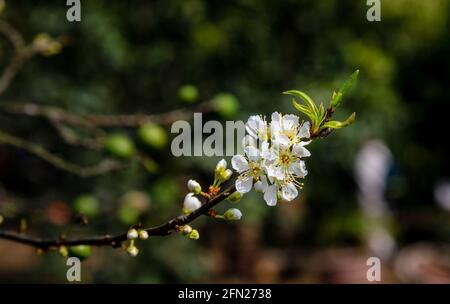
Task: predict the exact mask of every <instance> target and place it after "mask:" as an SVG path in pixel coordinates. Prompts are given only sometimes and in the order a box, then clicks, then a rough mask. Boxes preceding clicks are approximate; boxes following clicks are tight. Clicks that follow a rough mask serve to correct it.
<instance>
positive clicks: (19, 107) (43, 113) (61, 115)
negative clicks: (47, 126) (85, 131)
mask: <svg viewBox="0 0 450 304" xmlns="http://www.w3.org/2000/svg"><path fill="white" fill-rule="evenodd" d="M213 110H214V107H213V105H212V103H211V102H210V101H207V102H203V103H200V104H198V105H197V106H196V107H195V108H194V109H176V110H173V111H169V112H166V113H160V114H150V115H147V114H119V115H101V114H100V115H98V114H77V113H72V112H69V111H66V110H63V109H60V108H57V107H52V106H45V105H39V104H35V103H18V102H8V103H2V104H0V111H3V112H6V113H10V114H19V115H27V116H33V117H43V118H46V119H49V120H51V121H53V122H59V123H65V124H68V125H72V126H83V127H89V126H91V127H92V126H96V127H139V126H140V125H142V124H145V123H149V122H151V123H156V124H160V125H170V124H171V123H173V122H174V121H177V120H187V119H189V118H190V116H192V113H193V112H202V113H207V112H211V111H213Z"/></svg>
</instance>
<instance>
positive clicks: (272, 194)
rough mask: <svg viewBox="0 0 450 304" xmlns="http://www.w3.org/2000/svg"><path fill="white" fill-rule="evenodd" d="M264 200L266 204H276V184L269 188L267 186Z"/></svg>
mask: <svg viewBox="0 0 450 304" xmlns="http://www.w3.org/2000/svg"><path fill="white" fill-rule="evenodd" d="M264 200H265V201H266V203H267V205H269V206H275V205H276V204H277V186H276V185H271V186H269V188H267V190H266V192H265V193H264Z"/></svg>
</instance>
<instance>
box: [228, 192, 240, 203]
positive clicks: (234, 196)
mask: <svg viewBox="0 0 450 304" xmlns="http://www.w3.org/2000/svg"><path fill="white" fill-rule="evenodd" d="M241 198H242V193H240V192H239V191H236V192H234V193H233V194H231V195H230V196H229V197H228V200H229V201H230V202H233V203H239V202H240V201H241Z"/></svg>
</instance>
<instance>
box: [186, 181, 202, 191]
mask: <svg viewBox="0 0 450 304" xmlns="http://www.w3.org/2000/svg"><path fill="white" fill-rule="evenodd" d="M187 187H188V189H189V191H191V192H193V193H194V194H199V193H200V192H201V191H202V186H200V184H199V183H198V182H197V181H195V180H193V179H190V180H189V181H188V183H187Z"/></svg>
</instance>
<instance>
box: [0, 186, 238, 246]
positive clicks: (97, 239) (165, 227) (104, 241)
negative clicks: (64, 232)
mask: <svg viewBox="0 0 450 304" xmlns="http://www.w3.org/2000/svg"><path fill="white" fill-rule="evenodd" d="M235 191H236V188H235V186H234V183H233V185H232V186H230V187H229V188H228V189H226V190H225V191H223V192H222V193H220V194H219V195H217V196H216V197H214V198H212V199H210V200H208V201H207V202H206V203H204V204H203V205H202V206H201V207H200V208H199V209H197V210H195V211H194V212H192V213H190V214H189V215H180V216H177V217H174V218H172V219H171V220H169V221H168V222H166V223H164V224H162V225H159V226H154V227H150V228H145V230H146V231H147V232H148V234H149V236H167V235H170V234H171V233H172V232H173V231H175V230H176V228H177V227H179V226H183V225H186V224H189V223H191V222H192V221H194V220H195V219H196V218H198V217H199V216H201V215H207V214H208V211H209V210H211V208H213V207H214V206H216V205H217V204H219V203H220V202H222V201H224V200H226V199H227V198H228V197H229V196H230V195H231V194H233V193H234V192H235ZM0 239H6V240H10V241H14V242H18V243H22V244H25V245H30V246H33V247H36V248H40V249H43V250H49V249H55V248H58V247H60V246H76V245H93V246H112V247H114V248H117V247H120V246H121V244H122V243H123V242H124V241H126V240H127V233H126V232H125V233H122V234H118V235H115V236H111V235H103V236H94V237H89V238H80V239H64V238H60V239H53V240H45V239H40V238H36V237H32V236H28V235H24V234H20V233H17V232H12V231H0Z"/></svg>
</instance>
